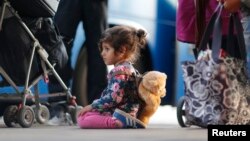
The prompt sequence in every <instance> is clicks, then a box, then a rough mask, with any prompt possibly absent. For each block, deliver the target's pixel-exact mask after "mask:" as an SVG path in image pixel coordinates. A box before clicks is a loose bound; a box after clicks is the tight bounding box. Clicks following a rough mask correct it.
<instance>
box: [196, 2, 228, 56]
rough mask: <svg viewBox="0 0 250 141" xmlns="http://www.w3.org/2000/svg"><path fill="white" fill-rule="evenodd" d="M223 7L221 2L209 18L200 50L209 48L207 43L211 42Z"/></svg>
mask: <svg viewBox="0 0 250 141" xmlns="http://www.w3.org/2000/svg"><path fill="white" fill-rule="evenodd" d="M222 9H223V6H222V5H221V4H219V5H218V6H217V7H216V9H215V11H214V13H213V15H212V16H211V18H210V20H209V23H208V24H207V26H206V28H205V31H204V34H203V36H202V38H201V42H200V45H199V51H198V52H200V51H202V50H206V49H207V43H208V42H209V39H210V36H211V35H212V33H213V27H214V26H215V21H216V20H219V19H218V18H220V16H221V11H222Z"/></svg>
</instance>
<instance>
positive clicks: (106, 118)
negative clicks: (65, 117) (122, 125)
mask: <svg viewBox="0 0 250 141" xmlns="http://www.w3.org/2000/svg"><path fill="white" fill-rule="evenodd" d="M116 121H117V119H115V118H113V117H112V115H103V114H100V113H99V112H87V113H85V114H84V115H83V116H81V117H78V118H77V123H78V126H79V127H80V128H95V129H97V128H101V129H105V128H110V129H113V128H119V127H117V126H116Z"/></svg>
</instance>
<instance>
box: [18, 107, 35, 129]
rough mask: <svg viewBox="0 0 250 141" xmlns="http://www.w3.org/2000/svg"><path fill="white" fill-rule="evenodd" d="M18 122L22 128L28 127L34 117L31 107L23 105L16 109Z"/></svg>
mask: <svg viewBox="0 0 250 141" xmlns="http://www.w3.org/2000/svg"><path fill="white" fill-rule="evenodd" d="M17 115H18V118H17V120H18V123H19V124H20V125H21V126H22V127H23V128H28V127H30V126H31V125H32V124H33V122H34V119H35V114H34V111H33V109H32V108H31V107H30V106H23V107H22V108H21V109H20V110H19V111H18V114H17Z"/></svg>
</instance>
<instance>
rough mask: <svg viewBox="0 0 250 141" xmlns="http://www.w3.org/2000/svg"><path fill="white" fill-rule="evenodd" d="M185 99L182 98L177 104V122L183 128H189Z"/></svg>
mask: <svg viewBox="0 0 250 141" xmlns="http://www.w3.org/2000/svg"><path fill="white" fill-rule="evenodd" d="M184 108H185V97H184V96H182V97H181V98H180V99H179V101H178V103H177V109H176V110H177V120H178V123H179V125H180V126H181V127H188V126H189V125H187V124H186V118H185V109H184Z"/></svg>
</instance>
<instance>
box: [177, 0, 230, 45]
mask: <svg viewBox="0 0 250 141" xmlns="http://www.w3.org/2000/svg"><path fill="white" fill-rule="evenodd" d="M194 1H195V0H178V5H179V6H178V9H177V17H176V34H177V40H179V41H182V42H187V43H195V3H194ZM217 5H218V1H217V0H209V3H208V5H207V7H206V23H208V22H209V20H210V18H211V16H212V14H213V13H214V10H215V8H216V7H217ZM222 23H223V25H222V33H223V35H226V34H227V31H228V23H229V13H228V12H227V11H226V10H223V11H222Z"/></svg>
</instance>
